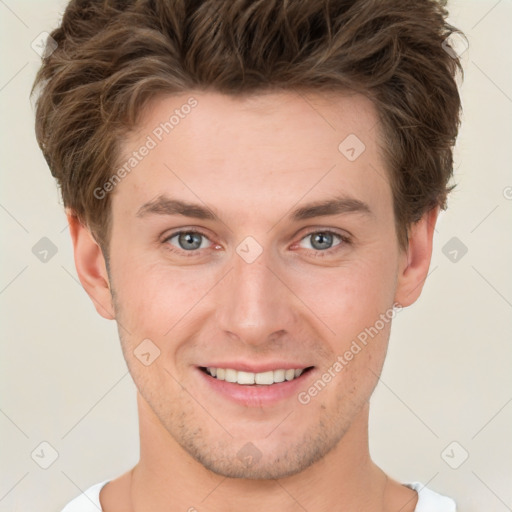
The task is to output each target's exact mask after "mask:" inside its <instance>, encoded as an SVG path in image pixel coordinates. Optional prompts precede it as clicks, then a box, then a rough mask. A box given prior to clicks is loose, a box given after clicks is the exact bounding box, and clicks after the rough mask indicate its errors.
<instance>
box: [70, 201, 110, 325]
mask: <svg viewBox="0 0 512 512" xmlns="http://www.w3.org/2000/svg"><path fill="white" fill-rule="evenodd" d="M66 216H67V219H68V223H69V231H70V234H71V239H72V242H73V251H74V256H75V266H76V271H77V274H78V278H79V279H80V282H81V283H82V286H83V287H84V289H85V291H86V292H87V294H88V295H89V297H90V298H91V300H92V301H93V303H94V307H95V308H96V311H97V312H98V313H99V314H100V315H101V316H102V317H103V318H106V319H107V320H113V319H114V318H115V314H114V308H113V304H112V294H111V291H110V283H109V278H108V273H107V267H106V264H105V258H104V257H103V253H102V251H101V248H100V246H99V245H98V243H97V242H96V240H95V239H94V238H93V236H92V235H91V233H90V231H89V229H88V228H87V227H86V226H84V225H83V224H82V223H81V222H80V221H79V220H78V217H77V216H76V215H75V214H74V213H73V212H72V211H70V210H66Z"/></svg>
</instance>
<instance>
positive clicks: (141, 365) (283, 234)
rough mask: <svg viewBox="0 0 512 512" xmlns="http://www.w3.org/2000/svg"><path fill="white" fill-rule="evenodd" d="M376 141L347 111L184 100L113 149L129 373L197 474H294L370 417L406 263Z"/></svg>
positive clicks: (366, 109) (370, 120) (159, 111)
mask: <svg viewBox="0 0 512 512" xmlns="http://www.w3.org/2000/svg"><path fill="white" fill-rule="evenodd" d="M191 98H193V100H191ZM184 105H190V108H186V107H184ZM176 109H177V110H178V114H177V115H176V116H175V119H174V120H173V121H171V122H172V123H173V125H172V127H171V128H170V125H165V124H162V123H165V122H166V121H169V118H170V116H171V114H172V113H173V111H175V110H176ZM178 118H179V120H178V121H176V119H178ZM163 127H165V128H166V129H167V130H166V129H164V128H163ZM347 137H348V139H347ZM378 140H379V139H378V124H377V114H376V112H375V110H374V107H373V105H372V104H371V103H370V102H369V100H367V99H366V98H364V97H362V96H359V95H346V96H344V95H338V96H336V97H335V98H334V99H333V98H332V97H330V98H327V97H325V96H324V97H320V96H313V95H309V96H307V98H306V97H305V96H301V95H298V94H294V93H282V94H277V93H272V94H267V95H260V96H253V97H251V98H249V99H238V100H237V99H233V98H230V97H226V96H223V95H220V94H216V93H193V94H192V93H191V94H184V95H180V96H173V97H167V98H164V99H159V100H158V101H155V102H153V104H151V106H150V108H148V110H147V111H146V112H145V115H144V118H143V120H142V122H141V124H140V126H139V128H138V130H137V132H136V133H134V134H133V136H132V137H131V138H130V139H129V140H128V141H127V142H126V143H125V145H124V146H123V150H124V156H123V159H122V160H123V162H122V163H126V162H128V160H129V158H130V157H134V158H136V159H137V162H136V163H135V160H133V161H132V162H131V163H132V164H133V165H132V167H131V170H130V172H127V173H126V176H124V177H123V179H122V180H121V182H120V183H118V184H116V186H115V189H114V190H113V192H111V193H112V232H111V243H110V274H109V278H110V286H111V288H112V290H113V293H114V311H115V318H116V321H117V322H118V325H119V332H120V337H121V342H122V349H123V353H124V357H125V359H126V361H127V364H128V367H129V369H130V372H131V375H132V377H133V379H134V381H135V383H136V385H137V387H138V390H139V393H140V396H141V397H142V399H143V400H144V402H145V404H146V410H147V411H150V414H151V415H153V416H154V418H157V419H158V421H159V422H160V423H161V425H162V426H163V428H164V429H165V431H166V432H167V433H168V436H169V440H170V441H172V442H175V443H177V444H178V445H180V446H181V447H182V448H183V449H184V450H186V452H188V453H189V454H190V455H191V456H192V457H193V458H194V459H196V460H197V461H199V462H200V463H201V464H203V465H204V466H205V467H206V468H208V469H209V470H211V471H213V472H215V473H218V474H221V475H224V476H227V477H243V478H281V477H284V476H288V475H292V474H295V473H297V472H300V471H302V470H304V469H305V468H307V467H309V466H310V465H312V464H313V463H314V462H315V461H317V460H318V459H320V458H322V457H323V456H324V455H326V454H327V453H329V452H330V451H331V450H332V449H333V448H334V447H335V446H336V445H337V443H338V441H339V440H340V439H341V438H342V437H343V435H344V433H345V432H347V430H348V429H349V428H350V427H351V425H352V423H353V421H354V419H355V418H356V416H357V415H358V414H359V413H360V411H361V410H362V408H363V407H364V406H365V404H366V403H367V401H368V400H369V397H370V395H371V393H372V391H373V389H374V387H375V384H376V381H377V375H379V374H380V372H381V368H382V364H383V361H384V357H385V353H386V347H387V342H388V338H389V331H390V323H391V322H390V319H391V318H392V315H393V309H392V308H393V304H394V301H395V300H396V291H397V275H398V273H399V270H400V268H401V264H402V261H403V259H402V253H401V252H400V251H399V247H398V242H397V235H396V232H395V225H394V218H393V203H392V195H391V189H390V186H389V182H388V178H387V173H386V170H385V168H384V162H383V159H382V156H381V152H380V149H379V143H378ZM340 144H341V146H340ZM144 145H145V146H146V147H147V148H148V149H147V151H145V150H141V149H140V148H141V147H142V146H144ZM134 151H135V152H137V155H135V156H134V153H133V152H134ZM127 168H128V167H127ZM121 174H122V175H123V174H124V173H121ZM177 201H179V202H181V203H187V204H181V203H177ZM327 202H332V204H331V206H330V207H327V206H326V205H325V204H326V203H327ZM324 203H325V204H324ZM192 204H193V205H195V206H192ZM322 204H323V207H322V206H320V207H319V205H322ZM365 329H366V331H365ZM376 331H377V332H376ZM364 332H366V343H363V339H364V338H365V336H364V334H362V333H364ZM368 332H371V333H372V335H371V336H370V335H368ZM354 343H355V345H354ZM356 345H357V346H358V347H359V350H357V348H355V347H356ZM349 353H351V354H352V356H350V354H349ZM336 362H338V364H336ZM340 366H341V368H340ZM206 368H209V369H210V371H211V372H212V373H215V374H216V375H217V377H220V378H217V377H214V376H212V375H210V374H208V373H207V372H208V370H205V369H206ZM212 368H213V369H214V370H211V369H212ZM215 369H216V370H215ZM219 369H220V370H219ZM294 369H298V370H303V372H302V373H301V374H300V375H299V376H298V377H297V378H295V373H297V374H299V373H300V372H293V371H291V370H294ZM286 370H288V372H286ZM292 375H293V379H292ZM326 375H327V377H326ZM329 375H330V378H329ZM222 378H224V379H227V380H222ZM287 378H288V379H292V380H287ZM269 379H271V380H269ZM233 381H234V382H233ZM244 382H247V383H249V384H244ZM258 382H259V384H258ZM271 382H274V383H273V384H272V383H271ZM319 382H320V383H319ZM251 383H252V384H251ZM322 384H323V385H322ZM315 390H316V391H315Z"/></svg>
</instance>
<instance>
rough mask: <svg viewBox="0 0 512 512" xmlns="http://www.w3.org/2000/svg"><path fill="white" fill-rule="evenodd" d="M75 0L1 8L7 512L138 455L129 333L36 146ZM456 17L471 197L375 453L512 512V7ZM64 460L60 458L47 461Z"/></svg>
mask: <svg viewBox="0 0 512 512" xmlns="http://www.w3.org/2000/svg"><path fill="white" fill-rule="evenodd" d="M64 5H65V2H64V1H45V2H41V1H36V0H18V1H16V2H15V1H14V0H5V1H4V0H1V1H0V19H1V22H0V27H1V30H0V34H1V37H2V47H1V56H2V66H1V79H0V87H1V88H0V108H1V119H2V142H1V144H2V145H1V156H2V159H1V165H2V188H1V195H0V223H1V227H2V240H3V251H2V260H3V262H2V266H1V271H0V303H1V307H2V351H1V363H0V364H1V373H0V379H1V381H0V387H1V390H2V393H1V403H0V429H1V442H0V460H1V461H2V464H1V466H2V471H1V476H0V511H2V512H3V511H27V510H38V511H40V512H50V511H59V510H61V508H62V507H63V506H64V504H65V503H67V502H68V501H69V500H70V499H72V498H73V497H74V496H76V495H77V494H79V493H80V492H81V491H82V490H85V489H86V488H88V487H89V486H91V485H93V484H94V483H97V482H99V481H101V480H106V479H112V478H114V477H116V476H118V475H120V474H121V473H123V472H125V471H126V470H127V469H129V468H130V467H132V466H133V465H134V464H135V463H136V462H137V460H138V449H139V440H138V424H137V415H136V402H135V386H134V384H133V382H132V381H131V378H130V376H129V374H128V372H127V368H126V365H125V362H124V359H123V357H122V353H121V349H120V345H119V341H118V336H117V329H116V325H115V323H114V322H109V321H106V320H104V319H103V318H101V317H100V316H99V315H98V314H97V313H96V311H95V310H94V307H93V305H92V303H91V301H90V300H89V298H88V297H87V295H86V293H85V292H84V290H83V289H82V287H81V285H80V284H79V282H78V280H77V277H76V272H75V268H74V262H73V256H72V249H71V241H70V238H69V233H68V230H67V222H66V219H65V216H64V212H63V208H62V204H61V201H60V198H59V194H58V190H57V187H56V185H55V182H54V181H53V178H52V177H51V175H50V172H49V170H48V167H47V165H46V162H45V160H44V158H43V156H42V154H41V152H40V150H39V148H38V146H37V144H36V140H35V136H34V113H33V107H32V105H31V103H30V101H29V90H30V87H31V84H32V81H33V78H34V76H35V73H36V71H37V69H38V66H39V62H40V60H39V56H38V55H37V54H36V52H35V51H34V50H33V49H32V48H31V43H32V41H33V40H34V39H37V37H38V35H39V34H40V33H41V32H43V31H48V32H50V31H51V29H52V28H53V27H54V26H55V25H56V23H57V21H58V18H59V16H60V13H61V11H62V9H63V6H64ZM450 10H451V16H450V20H451V21H452V23H453V24H455V25H456V26H458V27H459V28H461V29H462V30H463V31H464V32H465V33H466V34H467V36H468V39H469V43H470V48H469V50H467V51H466V52H465V53H464V56H463V61H464V66H465V80H464V83H463V85H462V88H461V92H462V98H463V106H464V116H463V125H462V128H461V132H460V136H459V140H458V143H457V147H456V151H455V157H456V166H455V167H456V171H455V182H456V183H458V187H457V188H456V190H455V191H454V192H453V193H452V195H451V198H450V200H449V208H448V210H447V211H446V212H444V213H442V214H441V218H440V220H439V223H438V225H437V231H436V233H435V239H434V252H433V257H432V264H431V269H430V275H429V278H428V279H427V282H426V284H425V287H424V291H423V294H422V296H421V297H420V299H419V300H418V302H417V303H416V304H414V305H413V306H412V307H410V308H407V309H406V310H403V311H402V312H400V314H399V315H397V317H396V319H395V321H394V323H393V329H392V334H391V344H390V349H389V352H388V359H387V361H386V364H385V366H384V372H383V375H382V379H381V382H380V383H379V385H378V387H377V389H376V391H375V394H374V396H373V398H372V407H373V409H372V412H371V418H370V421H371V423H370V448H371V452H372V455H373V457H374V460H375V461H376V462H377V464H379V465H380V466H381V467H382V468H383V469H384V470H385V471H387V472H388V473H389V474H390V475H391V476H392V477H394V478H396V479H397V480H399V481H403V482H406V481H420V482H423V483H424V484H428V486H429V487H431V488H432V489H434V490H436V491H438V492H440V493H443V494H446V495H449V496H452V497H453V498H455V499H456V501H457V502H458V506H459V511H466V512H475V511H477V510H478V511H480V510H493V511H495V512H502V511H503V512H504V511H506V510H512V485H510V484H511V482H512V467H511V466H512V440H511V434H512V371H511V366H512V364H511V363H512V343H511V330H512V329H511V328H512V322H511V317H512V315H511V313H512V309H511V308H512V277H511V272H510V265H511V262H512V230H511V220H512V215H511V214H512V173H511V156H512V154H511V151H510V148H511V146H512V76H511V70H512V58H511V53H510V48H512V36H511V31H510V20H512V3H511V2H510V0H501V1H496V0H489V1H476V0H473V1H469V0H459V1H457V2H452V3H451V4H450ZM43 237H46V238H48V239H49V240H51V242H52V243H53V245H54V246H55V249H56V251H57V252H56V254H55V255H53V256H52V257H50V258H49V259H48V261H46V262H42V261H40V260H39V259H38V258H37V257H36V255H35V254H34V252H33V247H34V246H36V244H37V243H38V242H39V241H40V239H41V238H43ZM39 243H42V242H39ZM447 244H448V245H447ZM454 244H455V245H454ZM464 247H465V248H466V249H467V252H466V253H465V254H463V253H464V251H465V249H464ZM36 248H37V246H36ZM454 249H455V250H456V251H457V256H456V258H455V253H453V250H454ZM35 252H37V251H35ZM454 259H455V261H453V260H454ZM43 442H46V443H49V445H51V447H53V448H50V447H49V446H48V445H46V444H43V445H41V443H43ZM52 450H55V453H56V454H58V458H57V459H56V460H55V461H54V462H53V463H52V464H51V465H50V466H49V467H48V468H47V469H43V468H42V467H41V465H45V464H49V463H50V462H51V460H52V454H54V452H53V451H52ZM466 456H467V459H466V460H464V459H465V458H466ZM451 466H453V467H451ZM455 467H456V468H455ZM177 470H179V468H177Z"/></svg>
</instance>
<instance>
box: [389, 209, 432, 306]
mask: <svg viewBox="0 0 512 512" xmlns="http://www.w3.org/2000/svg"><path fill="white" fill-rule="evenodd" d="M438 215H439V206H436V207H434V208H432V209H431V210H430V211H428V212H426V213H425V214H424V215H423V217H422V218H421V219H420V220H419V221H418V222H416V223H415V224H413V225H412V226H411V227H410V230H409V243H408V248H407V251H403V252H402V254H401V256H402V257H401V261H400V264H399V272H398V281H397V288H396V292H395V302H397V303H398V304H400V305H401V306H402V307H406V306H410V305H411V304H413V303H414V302H416V300H417V299H418V297H419V296H420V294H421V290H422V289H423V284H424V283H425V279H426V278H427V275H428V269H429V267H430V260H431V257H432V240H433V236H434V228H435V225H436V222H437V217H438Z"/></svg>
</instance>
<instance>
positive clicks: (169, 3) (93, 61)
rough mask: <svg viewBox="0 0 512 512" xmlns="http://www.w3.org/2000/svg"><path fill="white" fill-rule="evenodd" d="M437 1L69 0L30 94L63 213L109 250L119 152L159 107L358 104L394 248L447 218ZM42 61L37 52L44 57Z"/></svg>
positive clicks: (443, 57)
mask: <svg viewBox="0 0 512 512" xmlns="http://www.w3.org/2000/svg"><path fill="white" fill-rule="evenodd" d="M445 4H446V2H445V1H441V0H440V1H434V0H331V1H329V0H197V1H193V2H192V1H187V0H72V1H71V2H70V3H69V4H68V6H67V8H66V10H65V13H64V15H63V18H62V22H61V24H60V26H59V27H58V28H57V29H55V30H54V31H53V32H52V33H51V34H50V35H51V37H52V38H53V39H54V40H55V41H56V43H57V45H58V46H57V48H56V49H55V50H54V51H53V53H51V54H49V55H47V56H45V57H43V62H42V66H41V68H40V69H39V71H38V73H37V76H36V78H35V82H34V86H33V89H32V92H34V91H35V90H36V89H39V95H38V98H37V103H36V136H37V140H38V143H39V146H40V147H41V149H42V151H43V154H44V156H45V158H46V161H47V162H48V165H49V167H50V169H51V172H52V174H53V176H54V177H55V178H56V179H57V180H58V183H59V185H60V188H61V193H62V197H63V202H64V205H65V206H66V207H69V208H70V209H71V210H72V211H73V212H74V213H75V214H76V216H77V217H78V218H79V219H80V221H81V222H82V223H84V224H86V225H87V226H88V227H89V228H90V229H91V231H92V233H93V234H94V236H95V237H96V239H97V241H98V242H99V243H100V245H101V246H102V248H103V250H104V252H105V249H107V252H108V241H109V233H110V198H109V196H108V195H107V197H105V198H103V199H98V198H97V197H96V194H94V190H95V189H97V188H98V187H102V186H103V184H104V183H105V182H106V181H107V180H108V179H109V178H110V177H111V176H112V174H113V171H114V169H115V168H116V165H117V164H118V159H119V156H120V152H119V147H120V145H121V143H122V141H123V140H124V138H125V137H126V136H127V135H128V134H129V132H130V130H131V129H132V128H134V127H135V126H136V124H137V122H138V120H139V119H140V115H141V112H142V110H143V107H144V106H145V105H147V102H148V101H149V100H152V99H154V98H155V97H157V96H158V95H162V94H173V93H183V92H186V91H192V90H199V91H200V90H214V91H217V92H221V93H225V94H228V95H233V96H242V95H249V94H257V93H263V92H269V91H272V90H274V89H281V90H291V91H292V90H305V91H310V92H315V93H321V92H323V91H325V92H328V91H329V92H331V91H334V92H336V91H340V92H343V91H347V90H351V91H356V92H360V93H362V94H364V95H366V96H367V97H369V98H370V99H371V100H372V101H373V103H374V104H375V106H376V108H377V112H378V115H379V119H380V124H381V130H380V131H381V134H382V137H383V141H382V145H383V148H382V149H383V151H384V155H385V159H386V163H387V167H388V173H389V179H390V184H391V188H392V192H393V201H394V214H395V223H396V228H397V233H398V240H399V244H400V246H401V248H406V247H407V240H408V237H407V232H408V228H409V226H410V225H411V224H412V223H414V222H416V221H417V220H419V219H420V218H421V217H422V215H423V214H424V213H425V212H427V211H429V210H430V209H431V208H433V207H435V206H437V205H439V206H440V207H441V208H442V209H445V208H446V197H447V194H448V192H450V191H451V189H452V188H453V187H449V186H448V181H449V180H450V178H451V176H452V172H453V159H452V149H453V145H454V144H455V139H456V136H457V132H458V128H459V122H460V119H459V116H460V109H461V106H460V98H459V94H458V90H457V84H456V80H455V75H456V73H457V70H459V71H461V72H462V68H461V65H460V61H459V59H458V58H457V55H456V54H455V53H454V52H447V51H445V50H446V48H447V42H446V40H447V38H448V37H449V36H450V35H452V34H453V33H460V32H459V31H458V30H457V29H455V28H454V27H452V26H451V25H449V24H448V23H447V22H446V16H447V11H446V9H445ZM48 53H49V52H48Z"/></svg>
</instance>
